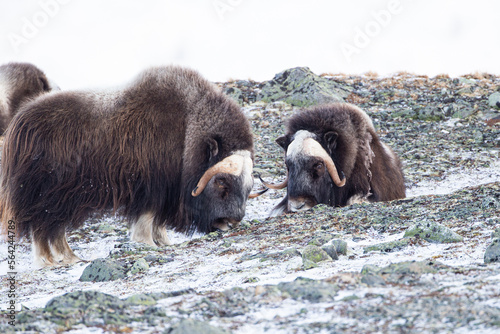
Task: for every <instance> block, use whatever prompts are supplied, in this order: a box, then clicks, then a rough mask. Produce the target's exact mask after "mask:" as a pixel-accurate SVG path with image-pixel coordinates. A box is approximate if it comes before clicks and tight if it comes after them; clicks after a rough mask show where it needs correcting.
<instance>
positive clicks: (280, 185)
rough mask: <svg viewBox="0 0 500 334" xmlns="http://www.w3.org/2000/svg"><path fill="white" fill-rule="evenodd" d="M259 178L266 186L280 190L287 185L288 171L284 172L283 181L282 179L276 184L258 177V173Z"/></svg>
mask: <svg viewBox="0 0 500 334" xmlns="http://www.w3.org/2000/svg"><path fill="white" fill-rule="evenodd" d="M259 180H260V182H262V184H263V185H264V187H266V188H269V189H274V190H280V189H283V188H285V187H286V186H287V185H288V172H287V174H286V178H285V181H283V182H281V183H278V184H271V183H267V182H266V181H264V180H262V177H260V174H259Z"/></svg>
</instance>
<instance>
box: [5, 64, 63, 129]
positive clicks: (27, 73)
mask: <svg viewBox="0 0 500 334" xmlns="http://www.w3.org/2000/svg"><path fill="white" fill-rule="evenodd" d="M53 89H58V87H56V86H54V85H53V84H51V83H50V81H49V80H48V79H47V77H46V76H45V74H44V73H43V72H42V71H41V70H40V69H39V68H37V67H36V66H35V65H32V64H29V63H8V64H5V65H2V66H0V134H1V133H3V132H4V131H5V129H6V128H7V125H8V124H9V122H10V120H11V119H12V117H14V115H15V114H16V112H17V111H18V110H19V108H20V106H21V105H22V104H23V103H26V102H27V101H29V100H31V99H33V98H35V97H37V96H39V95H41V94H43V93H47V92H49V91H51V90H53Z"/></svg>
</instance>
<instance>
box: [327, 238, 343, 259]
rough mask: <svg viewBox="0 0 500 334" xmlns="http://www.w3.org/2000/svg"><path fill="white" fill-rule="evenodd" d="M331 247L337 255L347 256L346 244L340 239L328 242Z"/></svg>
mask: <svg viewBox="0 0 500 334" xmlns="http://www.w3.org/2000/svg"><path fill="white" fill-rule="evenodd" d="M330 244H332V245H333V246H335V250H336V251H337V254H342V255H347V242H345V241H344V240H340V239H334V240H332V241H331V242H330Z"/></svg>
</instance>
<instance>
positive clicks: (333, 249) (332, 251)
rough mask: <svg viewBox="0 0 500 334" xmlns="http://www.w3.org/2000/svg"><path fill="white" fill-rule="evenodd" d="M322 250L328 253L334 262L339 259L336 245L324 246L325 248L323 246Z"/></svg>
mask: <svg viewBox="0 0 500 334" xmlns="http://www.w3.org/2000/svg"><path fill="white" fill-rule="evenodd" d="M321 249H322V250H324V251H325V252H326V254H328V256H329V257H331V258H332V260H338V259H339V255H338V254H337V248H336V247H335V246H334V245H331V244H330V245H324V246H321Z"/></svg>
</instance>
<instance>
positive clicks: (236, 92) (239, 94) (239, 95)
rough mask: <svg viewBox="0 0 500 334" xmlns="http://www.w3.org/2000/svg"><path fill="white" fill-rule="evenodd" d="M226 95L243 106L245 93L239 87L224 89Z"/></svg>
mask: <svg viewBox="0 0 500 334" xmlns="http://www.w3.org/2000/svg"><path fill="white" fill-rule="evenodd" d="M224 93H225V94H226V95H228V96H229V97H230V98H232V99H233V100H235V101H236V102H238V103H239V104H240V105H243V91H242V90H241V89H239V88H238V87H227V88H226V89H224Z"/></svg>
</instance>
